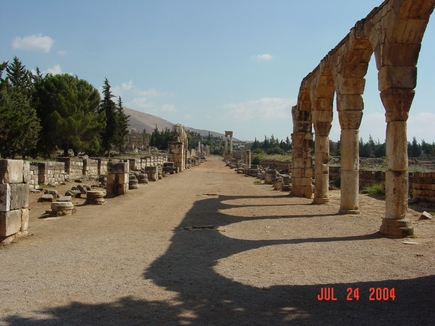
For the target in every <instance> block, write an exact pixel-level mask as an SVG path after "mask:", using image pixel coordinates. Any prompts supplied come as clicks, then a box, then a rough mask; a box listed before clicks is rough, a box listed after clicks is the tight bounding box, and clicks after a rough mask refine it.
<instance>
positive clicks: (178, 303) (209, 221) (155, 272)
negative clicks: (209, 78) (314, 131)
mask: <svg viewBox="0 0 435 326" xmlns="http://www.w3.org/2000/svg"><path fill="white" fill-rule="evenodd" d="M246 198H254V197H227V196H217V195H216V197H213V198H207V199H204V200H199V201H197V202H196V203H195V205H194V206H193V207H192V209H191V210H190V211H189V212H188V213H187V214H186V216H185V218H184V220H183V221H182V223H181V224H180V225H179V226H178V227H177V228H176V229H175V230H174V235H173V237H172V239H171V244H170V246H169V248H168V250H167V251H166V253H165V254H164V255H162V256H161V257H159V258H158V259H157V260H155V261H154V262H153V263H152V264H151V265H150V266H149V267H148V268H147V269H146V271H145V272H144V278H145V279H150V280H152V281H153V282H154V283H155V284H156V285H158V286H160V287H162V288H165V289H167V290H169V291H173V292H176V293H177V298H176V300H175V301H173V302H162V301H153V300H144V299H137V298H133V297H123V298H120V299H117V300H116V301H113V302H111V303H103V304H83V303H79V302H73V303H71V304H70V305H67V306H62V307H52V308H48V309H47V310H45V311H43V313H44V314H45V315H46V316H47V317H46V318H45V319H42V320H41V319H38V320H36V319H29V318H23V317H21V316H19V315H14V316H10V317H7V318H6V319H4V320H3V321H4V322H6V323H9V324H10V325H41V324H43V325H281V324H294V325H393V324H394V325H435V276H433V275H432V276H426V277H419V278H415V279H406V280H391V281H380V282H360V283H353V284H341V283H337V284H313V285H301V286H300V285H297V286H295V285H279V286H272V287H269V288H257V287H253V286H248V285H244V284H241V283H239V282H236V281H234V280H231V279H228V278H226V277H224V276H222V275H219V274H218V273H216V272H215V271H214V266H215V265H216V264H217V263H218V261H219V260H220V259H223V258H227V257H230V256H232V255H234V254H238V253H241V252H244V251H248V250H252V249H256V248H261V247H264V246H271V245H276V244H290V245H291V244H298V243H302V242H320V243H321V242H334V241H340V242H342V241H361V240H364V241H370V240H372V239H376V238H378V237H379V235H378V234H367V235H361V236H348V237H335V238H331V237H329V238H328V237H325V238H310V239H285V240H258V241H253V240H252V241H251V240H238V239H233V238H228V237H226V236H225V233H222V232H219V231H217V230H216V228H217V227H225V226H228V225H230V224H232V223H237V222H240V221H248V220H252V218H243V217H237V216H231V215H227V214H222V213H220V210H222V209H225V208H228V207H233V206H230V205H228V204H224V203H223V202H225V201H228V200H233V199H246ZM307 213H309V212H307ZM308 215H310V214H308ZM304 216H305V215H304ZM312 216H315V214H312ZM319 216H321V215H319ZM288 217H294V216H288ZM259 218H263V219H267V218H269V217H267V216H263V217H258V216H257V217H255V219H259ZM282 218H286V216H283V217H282ZM201 225H203V226H209V225H213V226H215V229H214V230H211V229H207V228H205V229H201V228H199V229H195V230H186V229H185V227H189V226H199V227H200V226H201ZM319 254H321V253H319ZM138 257H139V259H140V255H139V254H138ZM301 259H303V257H301ZM343 259H345V258H343ZM138 263H141V262H140V260H139V261H138ZM323 287H328V288H334V289H335V297H336V298H337V300H336V301H319V300H318V297H317V296H318V294H319V292H320V289H321V288H323ZM348 288H352V289H355V288H359V294H360V298H359V300H355V299H354V300H352V301H348V300H346V298H347V295H348V293H349V291H348ZM370 288H375V289H376V288H380V289H384V288H387V289H393V288H394V290H395V296H396V297H395V300H392V299H389V300H386V301H384V300H376V295H374V296H373V298H374V299H375V300H374V301H371V300H369V297H370ZM382 291H383V290H382ZM389 293H390V292H389ZM144 297H146V293H144Z"/></svg>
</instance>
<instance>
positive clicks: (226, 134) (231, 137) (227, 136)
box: [224, 131, 233, 154]
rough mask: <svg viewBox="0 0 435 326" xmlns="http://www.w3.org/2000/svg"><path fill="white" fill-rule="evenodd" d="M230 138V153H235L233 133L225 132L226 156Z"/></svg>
mask: <svg viewBox="0 0 435 326" xmlns="http://www.w3.org/2000/svg"><path fill="white" fill-rule="evenodd" d="M228 138H229V139H230V151H229V153H230V154H231V153H232V152H233V132H232V131H225V152H224V153H225V154H228Z"/></svg>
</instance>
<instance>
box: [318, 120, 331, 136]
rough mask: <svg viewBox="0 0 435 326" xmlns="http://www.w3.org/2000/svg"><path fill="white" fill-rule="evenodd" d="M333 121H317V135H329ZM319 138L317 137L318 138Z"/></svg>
mask: <svg viewBox="0 0 435 326" xmlns="http://www.w3.org/2000/svg"><path fill="white" fill-rule="evenodd" d="M331 127H332V125H331V123H330V122H316V123H314V131H315V133H316V137H317V136H324V137H327V136H329V132H330V131H331ZM316 140H317V139H316Z"/></svg>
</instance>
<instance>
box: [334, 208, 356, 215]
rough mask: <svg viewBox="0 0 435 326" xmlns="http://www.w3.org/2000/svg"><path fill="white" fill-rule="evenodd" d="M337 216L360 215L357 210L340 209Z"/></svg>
mask: <svg viewBox="0 0 435 326" xmlns="http://www.w3.org/2000/svg"><path fill="white" fill-rule="evenodd" d="M338 214H340V215H360V214H361V212H360V211H359V209H340V210H339V211H338Z"/></svg>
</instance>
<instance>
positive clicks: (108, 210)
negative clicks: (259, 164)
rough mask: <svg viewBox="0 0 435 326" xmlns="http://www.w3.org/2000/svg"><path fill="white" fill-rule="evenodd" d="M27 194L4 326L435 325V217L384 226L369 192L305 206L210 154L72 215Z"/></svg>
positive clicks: (2, 306)
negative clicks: (348, 208) (400, 229)
mask: <svg viewBox="0 0 435 326" xmlns="http://www.w3.org/2000/svg"><path fill="white" fill-rule="evenodd" d="M80 203H82V201H80V202H79V204H80ZM32 205H33V206H32V207H33V209H32V210H31V220H30V224H29V231H30V233H31V234H32V236H29V237H27V238H22V239H19V240H18V241H17V242H15V243H12V244H11V245H8V246H3V247H0V258H1V277H0V293H1V294H2V295H1V300H0V324H1V325H280V324H294V325H391V324H395V325H435V241H434V235H435V222H433V221H428V220H424V221H419V220H418V216H419V213H418V212H417V211H414V210H411V209H410V218H411V219H412V220H413V222H414V226H415V229H416V234H417V237H416V238H414V239H407V240H408V241H412V242H417V243H418V244H415V245H407V244H403V241H404V239H389V238H385V237H382V236H380V235H379V234H378V232H377V231H378V229H379V227H380V224H381V218H382V214H383V213H384V209H385V208H384V207H385V202H384V201H382V200H379V199H375V198H371V197H368V196H365V195H362V196H361V197H360V205H361V212H362V214H361V216H341V215H337V214H336V213H337V212H338V208H339V192H338V191H332V192H331V201H330V203H329V204H328V205H312V204H311V201H309V200H306V199H302V198H290V197H289V196H288V195H287V194H286V193H283V192H277V191H273V190H272V187H271V186H269V185H257V184H254V179H253V178H250V177H245V176H243V175H240V174H236V173H235V172H234V170H231V169H229V168H228V167H225V164H224V163H223V162H222V161H221V159H220V158H216V157H211V158H209V160H208V161H207V162H205V163H204V164H202V165H201V166H199V167H195V168H193V169H190V170H186V171H184V172H182V173H178V174H175V175H171V176H168V177H166V178H164V179H163V180H161V181H158V182H154V183H150V184H148V185H141V186H140V188H139V189H138V190H132V191H130V193H129V194H128V195H126V196H121V197H117V198H113V199H108V200H107V204H106V205H104V206H89V205H87V206H81V205H78V207H77V214H75V215H73V216H70V217H61V218H56V219H52V218H50V219H41V218H39V217H40V216H41V214H42V213H43V212H44V210H45V209H47V207H48V206H43V205H47V204H32ZM322 288H329V289H333V290H334V298H337V300H331V301H325V300H321V301H320V300H318V295H319V294H320V292H321V289H322ZM349 289H352V290H349ZM355 289H359V293H358V291H356V290H355ZM371 289H373V290H371ZM378 289H379V290H378ZM384 289H387V290H384ZM371 292H373V295H372V298H373V299H374V300H370V297H371V296H370V293H371ZM326 293H328V292H326ZM349 294H350V295H349ZM357 294H359V300H356V299H355V297H356V296H357ZM348 295H349V299H350V298H352V299H353V300H352V301H350V300H346V299H347V297H348ZM377 295H378V299H379V298H380V299H381V300H376V299H377V297H376V296H377ZM393 295H394V300H393V298H392V296H393ZM384 299H387V300H384Z"/></svg>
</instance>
